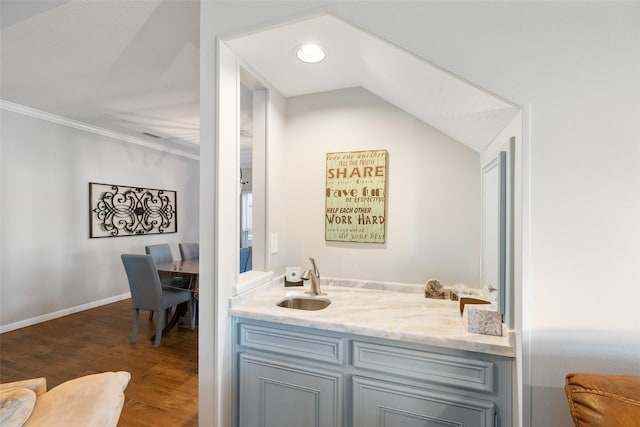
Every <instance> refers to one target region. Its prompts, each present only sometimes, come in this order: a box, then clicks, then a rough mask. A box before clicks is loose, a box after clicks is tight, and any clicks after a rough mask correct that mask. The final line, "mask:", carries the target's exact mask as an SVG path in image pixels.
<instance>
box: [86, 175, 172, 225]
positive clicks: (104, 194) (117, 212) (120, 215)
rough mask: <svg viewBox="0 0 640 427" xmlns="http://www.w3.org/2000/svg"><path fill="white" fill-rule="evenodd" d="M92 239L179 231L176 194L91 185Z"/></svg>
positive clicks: (144, 189) (109, 185) (91, 183)
mask: <svg viewBox="0 0 640 427" xmlns="http://www.w3.org/2000/svg"><path fill="white" fill-rule="evenodd" d="M89 204H90V206H89V209H90V212H89V214H90V215H91V220H90V221H89V224H90V230H89V235H90V237H91V238H95V237H122V236H137V235H146V234H166V233H175V232H177V231H178V214H177V211H176V192H175V191H170V190H156V189H152V188H141V187H129V186H124V185H114V184H98V183H95V182H90V183H89Z"/></svg>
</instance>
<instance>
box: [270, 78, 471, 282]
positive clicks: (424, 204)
mask: <svg viewBox="0 0 640 427" xmlns="http://www.w3.org/2000/svg"><path fill="white" fill-rule="evenodd" d="M285 140H286V144H285V145H284V147H282V150H281V151H279V152H276V153H273V152H272V155H273V156H277V157H280V158H281V159H283V160H282V162H283V164H284V165H285V167H284V168H277V169H276V168H270V174H275V175H284V177H283V182H284V183H285V184H284V185H282V186H279V187H277V188H272V189H271V194H274V193H279V195H280V198H281V199H284V200H286V203H285V205H284V206H280V209H279V215H280V216H283V217H284V220H285V222H286V224H287V233H286V235H287V240H283V239H281V240H280V244H279V246H280V248H282V249H283V250H286V252H287V254H288V257H287V260H286V262H287V265H300V266H302V267H303V268H307V267H310V263H309V260H308V258H309V257H310V256H313V257H315V259H316V262H317V263H318V268H319V269H320V271H321V273H322V276H323V277H343V278H355V279H370V280H383V281H392V282H404V283H419V284H423V283H425V282H426V281H427V280H428V279H430V278H438V279H439V280H441V282H442V283H443V284H445V285H453V284H455V283H459V282H463V283H466V284H467V285H470V286H474V287H478V286H479V282H478V281H479V265H478V264H479V256H480V243H479V241H480V218H479V215H480V155H479V154H478V153H477V152H475V151H473V150H471V149H470V148H468V147H466V146H464V145H462V144H460V143H458V142H456V141H455V140H453V139H451V138H450V137H447V136H445V135H443V134H442V133H440V132H439V131H437V130H435V129H433V128H431V127H430V126H427V125H425V124H424V123H423V122H421V121H419V120H418V119H416V118H414V117H413V116H410V115H408V114H407V113H405V112H403V111H402V110H399V109H398V108H396V107H394V106H393V105H391V104H389V103H387V102H385V101H384V100H382V99H381V98H378V97H377V96H375V95H373V94H372V93H370V92H368V91H366V90H365V89H362V88H351V89H343V90H336V91H331V92H324V93H320V94H313V95H306V96H298V97H293V98H289V99H288V103H287V121H286V138H285ZM378 149H386V150H387V151H388V169H387V171H388V172H387V173H388V182H387V215H386V242H385V243H384V244H371V243H349V242H327V241H325V238H324V220H325V215H324V207H325V198H324V193H325V189H326V182H325V178H326V168H325V163H326V153H328V152H339V151H362V150H378ZM276 197H277V196H276ZM283 272H284V271H282V272H277V273H283Z"/></svg>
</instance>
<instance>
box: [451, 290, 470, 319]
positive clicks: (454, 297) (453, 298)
mask: <svg viewBox="0 0 640 427" xmlns="http://www.w3.org/2000/svg"><path fill="white" fill-rule="evenodd" d="M469 292H470V289H469V287H468V286H467V285H465V284H464V283H456V284H455V285H453V286H452V287H451V290H450V292H449V299H450V300H451V301H458V300H460V298H461V296H462V295H464V294H469ZM460 313H461V314H462V312H460Z"/></svg>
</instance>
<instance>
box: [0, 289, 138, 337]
mask: <svg viewBox="0 0 640 427" xmlns="http://www.w3.org/2000/svg"><path fill="white" fill-rule="evenodd" d="M127 298H131V293H130V292H127V293H125V294H121V295H116V296H113V297H109V298H105V299H101V300H98V301H92V302H88V303H86V304H82V305H77V306H75V307H69V308H65V309H64V310H59V311H55V312H53V313H47V314H43V315H41V316H36V317H32V318H30V319H25V320H21V321H19V322H14V323H9V324H8V325H1V326H0V334H2V333H5V332H9V331H14V330H16V329H21V328H26V327H27V326H32V325H35V324H37V323H42V322H46V321H47V320H53V319H57V318H58V317H63V316H68V315H69V314H74V313H79V312H81V311H85V310H89V309H91V308H96V307H100V306H102V305H107V304H111V303H114V302H118V301H122V300H123V299H127Z"/></svg>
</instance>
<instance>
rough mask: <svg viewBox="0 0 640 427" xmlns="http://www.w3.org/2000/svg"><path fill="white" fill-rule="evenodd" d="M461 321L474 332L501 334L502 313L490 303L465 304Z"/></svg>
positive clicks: (468, 329)
mask: <svg viewBox="0 0 640 427" xmlns="http://www.w3.org/2000/svg"><path fill="white" fill-rule="evenodd" d="M462 323H463V324H464V326H465V327H466V328H467V331H469V332H473V333H475V334H484V335H498V336H502V315H501V314H500V313H498V312H497V311H496V310H495V309H494V308H493V306H492V305H491V304H466V305H465V306H464V311H463V313H462Z"/></svg>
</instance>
